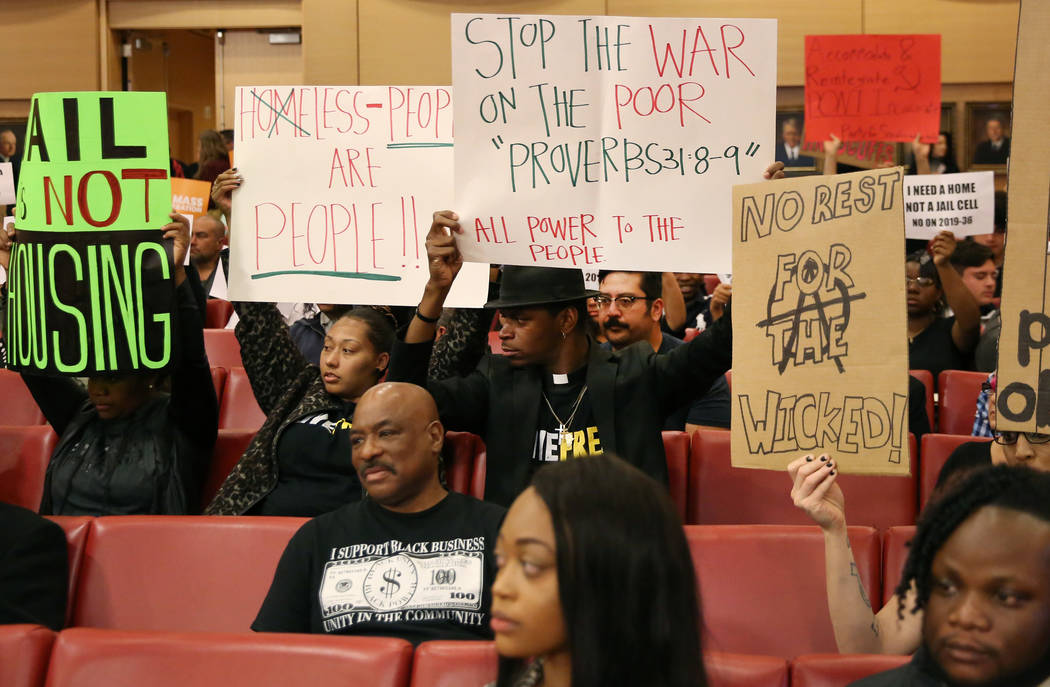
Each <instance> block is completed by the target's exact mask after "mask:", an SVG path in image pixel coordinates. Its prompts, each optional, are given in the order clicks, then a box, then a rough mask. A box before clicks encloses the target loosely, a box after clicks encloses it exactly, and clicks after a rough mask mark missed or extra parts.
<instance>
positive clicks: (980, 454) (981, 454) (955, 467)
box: [933, 441, 992, 496]
mask: <svg viewBox="0 0 1050 687" xmlns="http://www.w3.org/2000/svg"><path fill="white" fill-rule="evenodd" d="M983 449H984V446H983V445H982V443H979V442H976V441H970V442H967V443H965V444H961V445H959V447H958V448H956V449H955V450H954V451H952V454H951V455H950V456H948V460H946V461H944V465H942V466H941V471H940V472H939V473H937V482H936V483H934V485H933V493H934V494H937V495H938V496H941V495H943V493H942V492H946V491H948V490H949V489H951V488H952V487H955V486H957V485H959V484H961V483H962V482H963V481H964V480H966V479H967V478H969V477H970V475H971V474H972V473H973V472H974V471H975V470H984V469H987V468H988V467H990V466H991V465H992V462H991V458H990V457H989V455H988V452H987V451H985V450H983Z"/></svg>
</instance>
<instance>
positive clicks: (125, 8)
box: [59, 0, 302, 29]
mask: <svg viewBox="0 0 1050 687" xmlns="http://www.w3.org/2000/svg"><path fill="white" fill-rule="evenodd" d="M59 1H61V0H59ZM106 1H107V2H108V3H109V26H110V28H113V29H164V28H169V29H220V28H225V29H239V28H270V27H290V26H299V25H300V24H301V23H302V9H301V7H300V4H299V0H106Z"/></svg>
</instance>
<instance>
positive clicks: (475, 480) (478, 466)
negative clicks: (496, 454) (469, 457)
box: [470, 437, 488, 499]
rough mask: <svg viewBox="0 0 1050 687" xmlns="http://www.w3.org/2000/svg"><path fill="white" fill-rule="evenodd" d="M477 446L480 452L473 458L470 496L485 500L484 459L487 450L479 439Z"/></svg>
mask: <svg viewBox="0 0 1050 687" xmlns="http://www.w3.org/2000/svg"><path fill="white" fill-rule="evenodd" d="M478 445H479V447H480V450H481V452H480V453H478V454H477V455H476V456H474V474H473V475H471V477H470V495H471V496H473V497H474V498H476V499H483V498H485V472H486V471H485V462H486V460H485V459H486V458H487V456H488V449H487V448H485V442H484V440H483V439H481V438H480V437H478Z"/></svg>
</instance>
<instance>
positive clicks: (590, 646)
mask: <svg viewBox="0 0 1050 687" xmlns="http://www.w3.org/2000/svg"><path fill="white" fill-rule="evenodd" d="M532 486H533V487H534V488H535V489H536V492H537V493H538V494H539V496H540V498H542V499H543V501H544V503H545V504H546V505H547V509H548V510H549V511H550V515H551V521H552V522H553V524H554V539H555V544H556V546H557V566H558V590H559V596H560V597H561V606H562V613H563V615H564V619H565V628H566V634H567V636H568V643H569V650H570V652H571V654H572V686H573V687H607V686H608V685H632V686H633V687H646V686H647V685H652V686H653V687H656V686H657V685H659V686H660V687H697V686H703V685H706V684H707V681H706V677H705V674H704V667H703V657H702V653H701V643H700V604H699V599H698V596H697V591H696V590H697V585H696V574H695V573H694V571H693V561H692V557H691V556H690V554H689V546H688V544H687V543H686V540H685V533H684V531H683V530H682V523H681V520H680V519H679V517H678V514H677V512H676V511H675V508H674V505H673V504H672V503H671V499H670V498H669V497H668V495H667V489H666V487H663V486H661V485H659V484H657V483H656V481H655V480H653V479H652V478H651V477H649V476H648V475H646V474H644V473H643V472H642V471H640V470H638V469H637V468H635V467H633V466H631V465H628V464H627V463H625V462H624V461H622V460H620V459H619V458H615V457H612V456H608V455H602V456H591V457H587V458H578V459H574V460H569V461H565V462H563V463H556V464H552V465H549V466H546V467H544V468H543V469H541V470H540V471H539V472H537V473H536V475H535V477H534V478H533V480H532ZM515 668H520V663H518V664H517V665H515V664H514V662H510V661H504V663H503V665H502V666H501V680H500V684H510V682H508V679H510V678H511V676H512V675H513V673H514V669H515Z"/></svg>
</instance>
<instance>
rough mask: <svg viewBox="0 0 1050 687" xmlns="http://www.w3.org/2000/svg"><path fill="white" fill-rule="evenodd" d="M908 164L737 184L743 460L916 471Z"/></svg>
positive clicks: (736, 340)
mask: <svg viewBox="0 0 1050 687" xmlns="http://www.w3.org/2000/svg"><path fill="white" fill-rule="evenodd" d="M903 174H904V170H903V169H902V168H900V167H892V168H889V169H878V170H872V171H867V172H856V173H854V174H842V175H838V176H834V177H821V176H811V177H802V178H797V179H790V180H782V181H776V182H764V183H759V184H750V185H744V186H736V187H734V189H733V227H734V232H735V235H734V237H733V283H734V285H736V286H737V287H738V288H737V290H736V291H735V293H734V299H733V301H734V302H733V315H732V316H733V427H732V430H733V434H732V437H733V438H732V445H733V465H734V466H737V467H747V468H767V469H773V470H783V469H784V468H785V467H786V466H787V464H788V463H789V462H791V461H792V460H794V459H796V458H798V457H799V456H801V455H804V454H806V453H810V452H814V453H821V452H826V453H828V454H829V455H831V456H832V458H833V459H834V460H836V461H837V462H838V464H839V469H840V470H841V471H842V472H847V473H857V474H880V475H906V474H908V471H909V460H908V378H907V374H908V372H907V368H908V343H907V337H905V335H904V333H905V331H906V324H905V318H906V313H905V307H904V290H905V289H904V259H903V255H904V202H903V196H902V186H901V184H902V182H901V180H902V178H903Z"/></svg>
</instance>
